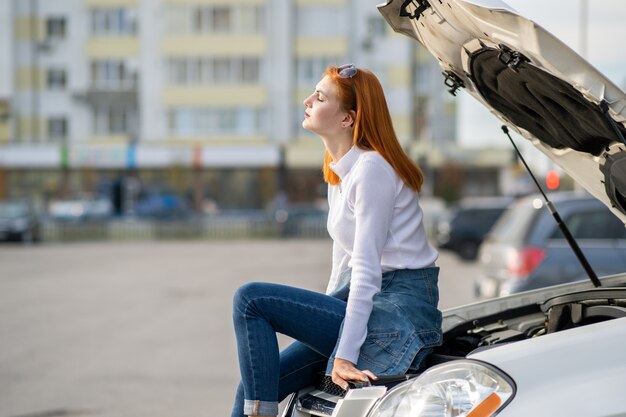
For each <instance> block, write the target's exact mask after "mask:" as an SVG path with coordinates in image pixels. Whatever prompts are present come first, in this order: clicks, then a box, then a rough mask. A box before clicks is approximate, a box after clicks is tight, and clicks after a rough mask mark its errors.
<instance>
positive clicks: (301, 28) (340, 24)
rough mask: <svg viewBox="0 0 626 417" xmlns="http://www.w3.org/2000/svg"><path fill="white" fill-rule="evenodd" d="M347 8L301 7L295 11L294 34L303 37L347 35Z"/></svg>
mask: <svg viewBox="0 0 626 417" xmlns="http://www.w3.org/2000/svg"><path fill="white" fill-rule="evenodd" d="M347 13H348V8H347V7H343V6H341V7H337V6H303V7H298V9H297V10H296V26H295V27H296V33H297V34H298V35H304V36H337V35H346V36H347V35H348V31H349V28H350V26H349V25H348V14H347Z"/></svg>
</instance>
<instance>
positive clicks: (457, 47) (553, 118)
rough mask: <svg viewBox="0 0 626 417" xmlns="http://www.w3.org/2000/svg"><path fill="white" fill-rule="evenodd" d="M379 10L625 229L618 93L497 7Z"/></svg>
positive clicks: (402, 2)
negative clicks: (615, 218)
mask: <svg viewBox="0 0 626 417" xmlns="http://www.w3.org/2000/svg"><path fill="white" fill-rule="evenodd" d="M378 9H379V11H380V12H381V14H382V15H383V17H384V18H385V20H386V21H387V23H389V25H391V27H392V28H393V29H394V30H395V31H396V32H398V33H401V34H404V35H406V36H408V37H410V38H413V39H415V40H416V41H418V42H419V43H421V44H422V45H423V46H424V47H425V48H426V49H428V50H429V51H430V53H432V54H433V55H434V56H435V58H437V60H438V61H439V64H440V65H441V68H442V70H443V76H442V79H443V80H445V84H446V86H448V88H449V90H450V91H451V92H452V93H453V94H454V93H456V90H458V89H464V90H466V91H467V92H468V93H469V94H471V95H472V96H473V97H475V98H476V99H477V100H478V101H480V102H481V103H482V104H484V105H485V106H487V108H489V109H490V110H491V112H492V113H493V114H494V115H495V116H497V117H498V118H499V119H500V120H501V121H502V122H503V123H504V124H506V125H508V126H509V127H510V128H511V129H513V130H515V131H516V132H518V133H519V134H520V135H522V136H523V137H524V138H526V139H527V140H529V141H530V142H532V144H533V145H534V146H535V147H536V148H538V149H539V150H541V151H542V152H543V153H544V154H546V155H547V156H548V157H549V158H550V159H552V160H553V161H554V162H555V163H556V164H558V165H559V166H560V167H561V168H562V169H563V170H564V171H565V172H567V173H568V174H569V175H570V176H571V177H572V178H574V180H576V181H577V182H578V183H579V184H580V185H581V186H583V187H584V188H585V189H586V190H587V191H589V192H590V193H591V194H592V195H594V196H595V197H596V198H598V199H600V200H601V201H602V202H604V203H605V204H606V205H607V206H608V207H609V208H610V209H611V210H612V211H613V213H615V215H616V216H618V217H619V218H620V219H621V220H622V221H623V222H624V223H625V224H626V143H625V142H624V137H625V136H626V127H625V126H626V94H625V93H624V92H623V91H622V90H621V89H620V88H619V87H617V86H616V85H615V84H614V83H612V82H611V81H610V80H608V79H607V78H606V77H605V76H604V75H602V74H601V73H600V72H598V70H596V69H595V68H594V67H592V66H591V65H590V64H589V63H588V62H587V61H586V60H585V59H584V58H582V57H581V56H579V55H578V54H577V53H576V52H574V51H573V50H572V49H570V48H569V47H568V46H566V45H565V44H564V43H562V42H561V41H560V40H558V39H557V38H555V37H554V36H553V35H551V34H550V33H548V32H547V31H546V30H545V29H543V28H542V27H540V26H539V25H537V24H536V23H534V22H532V21H531V20H528V19H526V18H525V17H523V16H520V15H519V14H518V13H517V12H516V11H515V10H514V9H512V8H511V7H510V6H509V5H507V4H506V3H504V2H502V1H499V0H482V1H480V0H476V1H470V0H390V1H388V3H386V4H382V5H379V6H378Z"/></svg>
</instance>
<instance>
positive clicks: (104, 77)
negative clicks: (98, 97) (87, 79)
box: [91, 59, 137, 89]
mask: <svg viewBox="0 0 626 417" xmlns="http://www.w3.org/2000/svg"><path fill="white" fill-rule="evenodd" d="M128 67H129V65H128V63H127V62H126V61H124V60H117V59H105V60H97V61H92V62H91V85H92V86H93V87H95V88H100V89H125V88H134V87H135V86H136V85H137V73H136V72H134V71H130V70H129V68H128Z"/></svg>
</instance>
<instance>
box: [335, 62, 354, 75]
mask: <svg viewBox="0 0 626 417" xmlns="http://www.w3.org/2000/svg"><path fill="white" fill-rule="evenodd" d="M337 69H338V70H339V76H340V77H341V78H352V77H354V76H355V75H356V73H357V72H358V70H357V68H356V67H355V66H354V64H346V65H342V66H340V67H337Z"/></svg>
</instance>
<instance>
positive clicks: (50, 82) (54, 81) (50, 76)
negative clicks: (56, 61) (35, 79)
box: [46, 68, 67, 90]
mask: <svg viewBox="0 0 626 417" xmlns="http://www.w3.org/2000/svg"><path fill="white" fill-rule="evenodd" d="M46 86H47V87H48V90H65V87H66V86H67V74H66V72H65V70H64V69H60V68H50V69H48V70H47V71H46Z"/></svg>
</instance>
